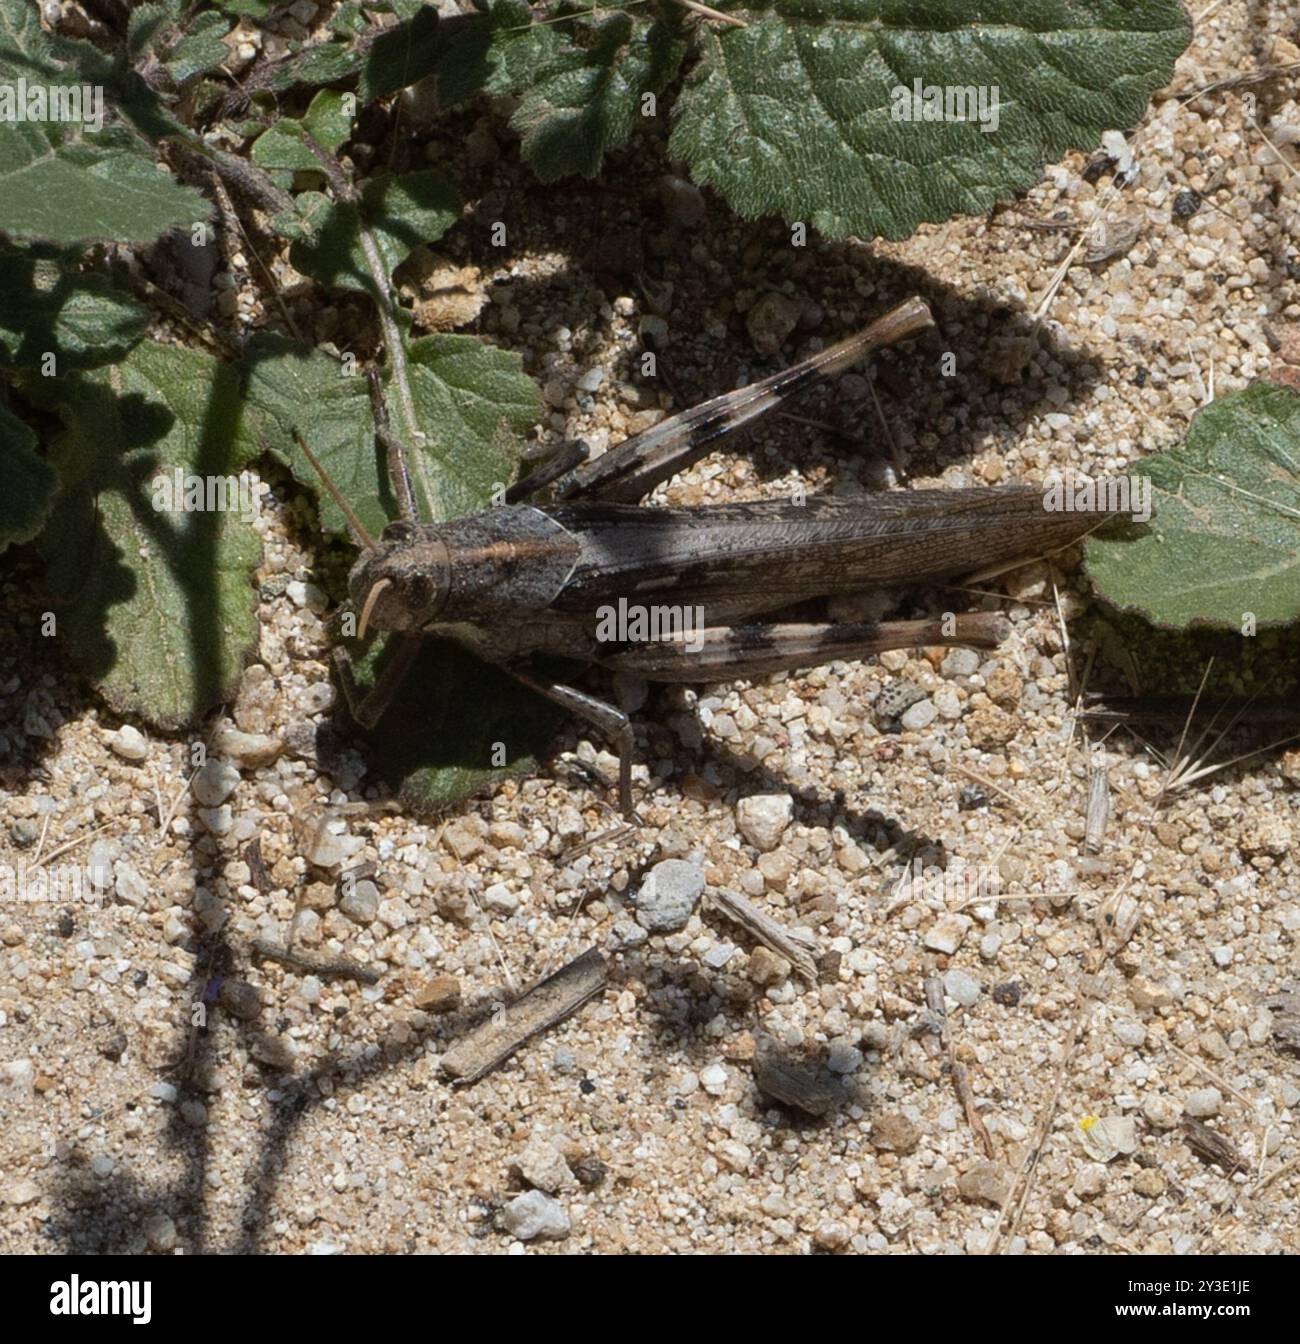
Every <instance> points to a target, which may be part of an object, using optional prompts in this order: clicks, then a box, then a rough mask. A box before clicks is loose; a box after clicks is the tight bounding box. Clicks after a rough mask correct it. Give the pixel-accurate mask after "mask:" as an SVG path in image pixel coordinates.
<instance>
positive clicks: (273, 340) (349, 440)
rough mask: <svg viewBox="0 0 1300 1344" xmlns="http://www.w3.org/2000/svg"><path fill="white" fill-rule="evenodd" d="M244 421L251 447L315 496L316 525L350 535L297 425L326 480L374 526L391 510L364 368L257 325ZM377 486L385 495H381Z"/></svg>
mask: <svg viewBox="0 0 1300 1344" xmlns="http://www.w3.org/2000/svg"><path fill="white" fill-rule="evenodd" d="M243 377H244V423H243V426H242V429H241V434H242V436H243V442H244V443H245V444H246V446H247V448H248V451H250V452H253V453H256V452H269V453H271V454H272V455H273V456H275V457H277V458H279V459H280V461H281V462H284V463H285V464H286V465H287V466H288V467H289V468H290V469H291V470H292V471H293V474H294V476H295V477H296V478H297V479H298V481H299V482H300V483H301V484H303V485H305V486H306V487H307V488H308V489H310V490H311V491H313V492H314V493H315V494H316V495H317V497H318V500H319V506H320V518H321V527H322V528H323V529H324V530H325V531H326V532H334V533H338V534H340V535H342V536H345V537H346V536H348V535H349V533H348V526H347V520H346V519H345V518H344V517H343V514H342V512H341V511H340V510H339V507H338V505H337V504H335V503H334V500H333V499H332V498H331V497H330V495H329V493H328V492H327V491H326V490H325V489H323V488H322V486H321V482H320V478H319V477H318V476H317V475H316V472H315V470H314V469H313V468H312V466H311V464H310V463H309V462H308V461H307V460H306V458H304V457H303V455H302V453H301V452H300V451H299V449H298V446H297V444H296V443H295V442H294V437H293V433H294V430H295V429H296V430H298V431H299V432H300V433H301V434H302V436H303V438H305V439H306V440H307V442H308V444H309V445H310V446H311V450H312V452H313V453H315V454H316V456H317V458H318V459H319V460H320V462H321V465H322V466H324V468H325V470H326V471H328V472H329V474H330V478H331V480H333V481H334V483H335V485H337V486H338V488H339V490H340V492H341V493H342V495H343V497H344V499H346V500H347V501H348V502H349V503H350V504H352V506H353V507H354V508H356V509H357V510H358V512H359V513H360V516H361V519H362V521H363V522H364V523H365V525H366V527H367V529H369V530H371V531H372V532H378V531H379V530H380V529H381V528H382V527H383V525H384V523H386V522H387V521H388V519H389V518H390V517H391V516H393V515H394V514H395V513H396V509H395V508H393V509H391V511H390V509H389V507H387V506H388V505H391V502H392V501H391V497H390V496H389V495H388V492H387V485H386V482H384V480H383V477H382V475H381V473H380V466H381V464H380V463H379V461H378V459H377V457H376V452H375V425H374V417H373V414H372V412H371V406H370V395H369V391H368V389H367V386H366V380H365V377H364V375H362V374H361V373H359V372H357V373H352V374H350V375H349V374H346V373H345V371H344V366H343V364H342V363H341V362H340V361H339V360H338V359H337V358H333V357H331V356H330V355H328V354H326V353H325V352H324V351H323V350H314V349H312V348H311V347H310V346H305V345H299V344H297V343H296V342H294V341H290V340H288V339H286V338H285V337H283V336H275V335H272V334H270V333H261V334H259V335H257V336H255V337H254V338H253V339H252V340H251V341H250V342H249V343H248V348H247V350H246V351H245V355H244V373H243ZM381 487H382V489H383V498H382V499H381V498H380V491H381Z"/></svg>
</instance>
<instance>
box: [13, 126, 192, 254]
mask: <svg viewBox="0 0 1300 1344" xmlns="http://www.w3.org/2000/svg"><path fill="white" fill-rule="evenodd" d="M114 138H115V137H110V136H109V135H108V133H105V135H103V136H97V137H95V139H94V141H93V142H92V140H91V139H90V138H89V137H87V138H85V139H81V140H77V139H71V140H67V141H65V142H64V143H62V144H57V145H56V144H55V143H53V142H52V141H51V140H50V139H49V137H47V136H46V134H45V132H44V130H43V129H42V128H40V127H38V126H34V125H32V124H31V123H29V122H24V123H19V124H17V125H15V126H6V127H5V130H4V134H3V135H0V233H7V234H9V236H10V237H11V238H15V239H18V238H32V239H43V240H45V241H48V242H51V243H56V244H58V245H60V246H71V245H72V244H74V243H88V242H96V241H115V242H124V243H146V242H152V241H153V239H155V238H157V237H159V236H160V235H162V234H164V233H166V232H167V231H168V230H170V229H172V228H175V227H176V226H177V225H178V224H180V225H189V224H192V223H194V222H195V221H196V220H200V219H206V218H207V216H208V214H209V212H210V211H209V206H208V204H207V202H206V201H204V199H203V198H202V197H201V196H199V195H198V194H197V193H196V192H193V191H190V190H189V189H188V188H187V187H182V186H179V185H178V184H177V183H175V182H173V181H172V180H171V178H170V177H168V176H167V174H166V173H163V172H159V170H158V169H157V168H155V167H154V165H153V161H152V159H150V158H148V157H145V156H142V155H140V154H139V153H138V152H136V151H135V150H133V149H126V148H124V147H120V146H118V145H115V144H113V143H112V140H113V139H114Z"/></svg>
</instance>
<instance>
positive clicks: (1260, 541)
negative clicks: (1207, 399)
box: [1087, 383, 1300, 631]
mask: <svg viewBox="0 0 1300 1344" xmlns="http://www.w3.org/2000/svg"><path fill="white" fill-rule="evenodd" d="M1141 474H1143V475H1146V476H1149V477H1150V478H1151V481H1152V483H1153V486H1154V490H1153V494H1154V499H1153V508H1154V511H1155V517H1154V518H1153V519H1152V521H1151V523H1150V524H1149V525H1148V526H1147V527H1146V528H1145V529H1144V530H1143V532H1142V534H1141V535H1139V536H1136V537H1131V538H1116V539H1109V538H1108V539H1105V540H1102V539H1099V538H1092V539H1091V540H1090V541H1089V543H1088V549H1087V564H1088V571H1089V573H1090V574H1091V576H1092V579H1093V582H1094V584H1095V585H1096V587H1097V589H1098V590H1099V591H1100V593H1101V594H1102V596H1103V597H1105V598H1106V599H1107V600H1108V601H1110V602H1112V603H1114V604H1115V605H1116V606H1118V607H1121V608H1124V609H1126V610H1131V611H1136V612H1139V613H1141V614H1142V615H1143V616H1144V617H1146V619H1147V620H1149V621H1151V622H1152V623H1154V624H1156V625H1158V626H1162V627H1165V628H1172V629H1186V628H1188V627H1193V626H1197V627H1211V628H1219V629H1232V630H1238V631H1240V630H1241V629H1242V627H1243V624H1244V622H1245V619H1246V615H1247V613H1251V614H1253V616H1254V618H1255V623H1256V625H1257V626H1258V627H1260V628H1263V627H1265V626H1270V625H1285V624H1287V623H1289V622H1292V621H1297V620H1300V395H1298V394H1297V393H1295V392H1293V391H1291V390H1290V389H1289V388H1285V387H1278V386H1274V385H1273V384H1271V383H1255V384H1254V385H1253V386H1251V387H1248V388H1247V389H1246V390H1245V391H1243V392H1232V393H1229V394H1228V395H1227V396H1223V397H1220V398H1219V399H1218V400H1217V401H1215V402H1213V403H1211V404H1210V405H1209V406H1207V407H1206V408H1205V409H1204V410H1203V411H1201V412H1200V413H1199V414H1198V415H1197V417H1196V419H1195V420H1194V421H1193V422H1192V426H1191V429H1190V431H1189V432H1188V435H1187V442H1186V443H1185V444H1184V445H1183V446H1182V447H1181V448H1177V449H1174V450H1173V451H1172V452H1168V453H1161V454H1159V455H1158V456H1154V457H1148V458H1145V459H1143V461H1142V463H1141Z"/></svg>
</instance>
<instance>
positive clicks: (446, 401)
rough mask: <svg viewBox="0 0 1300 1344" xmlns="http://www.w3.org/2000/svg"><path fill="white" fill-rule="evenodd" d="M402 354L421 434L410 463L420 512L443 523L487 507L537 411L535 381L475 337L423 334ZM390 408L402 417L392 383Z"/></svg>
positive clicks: (515, 462) (512, 358) (508, 477)
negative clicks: (412, 461) (420, 446)
mask: <svg viewBox="0 0 1300 1344" xmlns="http://www.w3.org/2000/svg"><path fill="white" fill-rule="evenodd" d="M406 357H407V364H408V367H409V370H410V381H411V395H412V396H413V397H414V399H415V412H416V417H417V419H418V421H419V423H420V426H421V428H422V430H423V431H424V434H425V439H424V443H423V445H422V448H421V451H420V452H418V453H417V454H416V458H415V462H414V463H413V464H412V468H413V474H414V477H415V481H414V485H415V492H416V495H417V496H418V502H419V504H420V506H421V512H422V514H423V516H424V517H425V518H427V519H429V520H430V521H431V522H441V521H443V520H445V519H447V518H456V517H458V516H459V515H461V514H465V513H472V512H473V511H474V510H475V509H484V508H487V507H488V505H489V504H490V503H491V502H492V496H493V493H494V492H495V491H496V490H498V489H499V488H500V487H501V486H503V485H506V484H508V483H509V482H510V481H512V480H513V479H514V478H515V475H516V473H517V471H518V467H519V453H518V441H519V436H520V435H522V434H523V433H524V432H525V431H526V430H528V429H529V428H530V427H531V426H532V425H534V424H536V423H537V421H538V420H539V419H540V418H541V415H542V400H541V396H540V394H539V393H538V391H537V385H536V384H535V383H534V382H533V380H532V379H531V378H529V377H527V376H526V375H525V374H524V373H523V372H522V370H521V368H520V363H519V357H518V355H516V354H514V353H512V352H511V351H508V350H499V349H497V347H496V346H493V345H486V344H485V343H484V342H482V341H480V340H478V339H477V338H476V337H474V336H450V335H440V336H425V337H423V338H422V339H421V340H418V341H411V342H410V343H409V344H408V345H407V352H406ZM388 414H389V417H390V419H391V421H392V424H393V425H394V426H398V425H401V424H402V408H401V405H400V403H399V400H398V397H397V394H396V389H395V388H394V387H393V385H392V384H391V383H390V384H389V387H388Z"/></svg>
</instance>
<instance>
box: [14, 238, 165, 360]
mask: <svg viewBox="0 0 1300 1344" xmlns="http://www.w3.org/2000/svg"><path fill="white" fill-rule="evenodd" d="M148 326H149V314H148V312H146V310H145V309H144V308H142V307H141V306H140V305H139V304H138V303H136V301H135V300H134V299H133V298H132V297H131V296H130V295H129V294H127V293H125V292H124V291H122V290H120V289H115V288H114V287H113V286H112V285H111V284H109V282H108V281H107V280H106V279H105V278H104V277H103V276H100V275H92V274H85V273H82V272H79V271H77V270H74V269H72V268H71V267H70V266H68V265H67V264H66V263H64V262H62V261H57V260H54V259H38V258H36V257H33V256H32V255H30V254H29V253H27V252H24V251H19V250H16V249H15V250H12V251H0V364H6V363H12V364H16V365H19V366H23V367H27V368H35V367H36V366H37V365H38V364H39V363H40V362H41V361H42V359H43V358H44V357H45V355H46V354H48V353H51V352H53V353H54V354H55V355H56V356H57V366H56V367H57V371H58V372H63V371H64V369H65V368H68V367H78V366H86V365H90V364H102V363H104V362H105V361H107V360H110V359H117V358H119V357H120V356H122V355H124V354H125V353H126V352H127V351H128V350H129V349H130V348H131V347H132V346H133V345H134V344H135V343H136V342H137V341H138V340H139V339H140V338H141V337H142V336H143V335H144V333H145V331H146V330H147V329H148Z"/></svg>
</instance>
